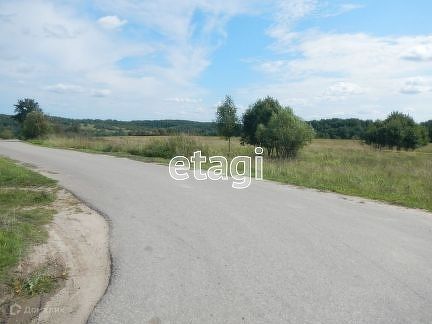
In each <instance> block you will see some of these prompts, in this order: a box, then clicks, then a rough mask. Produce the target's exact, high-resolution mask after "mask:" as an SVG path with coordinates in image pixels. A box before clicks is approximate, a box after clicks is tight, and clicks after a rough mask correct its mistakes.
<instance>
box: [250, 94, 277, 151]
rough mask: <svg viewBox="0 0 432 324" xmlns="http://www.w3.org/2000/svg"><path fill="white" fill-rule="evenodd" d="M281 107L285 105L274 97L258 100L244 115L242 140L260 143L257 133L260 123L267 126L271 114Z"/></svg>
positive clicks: (253, 143) (254, 143)
mask: <svg viewBox="0 0 432 324" xmlns="http://www.w3.org/2000/svg"><path fill="white" fill-rule="evenodd" d="M281 109H283V107H282V106H281V105H280V103H279V102H278V101H277V100H276V99H274V98H272V97H266V98H264V99H259V100H257V101H256V102H255V103H254V104H253V105H252V106H251V107H250V108H248V109H247V110H246V112H245V113H244V115H243V134H242V142H243V143H247V144H251V145H256V144H258V142H259V141H258V139H257V137H256V134H257V130H258V127H259V125H264V126H266V125H267V124H268V123H269V121H270V118H271V116H272V115H273V114H274V113H276V112H278V111H280V110H281Z"/></svg>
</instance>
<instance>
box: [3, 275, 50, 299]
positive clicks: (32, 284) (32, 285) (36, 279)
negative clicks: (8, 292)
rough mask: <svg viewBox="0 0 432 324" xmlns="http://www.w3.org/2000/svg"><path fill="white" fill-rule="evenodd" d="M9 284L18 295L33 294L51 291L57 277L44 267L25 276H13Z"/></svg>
mask: <svg viewBox="0 0 432 324" xmlns="http://www.w3.org/2000/svg"><path fill="white" fill-rule="evenodd" d="M11 286H12V287H13V290H14V291H15V293H17V294H18V295H24V296H35V295H40V294H46V293H49V292H50V291H52V290H53V289H54V288H55V287H56V286H57V278H56V277H55V276H53V275H52V274H49V273H47V271H46V270H45V269H38V270H36V271H33V272H32V273H31V274H30V275H28V276H27V277H24V278H22V277H18V278H14V280H12V283H11Z"/></svg>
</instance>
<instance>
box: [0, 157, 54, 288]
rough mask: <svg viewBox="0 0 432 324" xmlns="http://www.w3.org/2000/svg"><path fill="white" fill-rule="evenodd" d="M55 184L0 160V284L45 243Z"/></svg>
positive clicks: (2, 159)
mask: <svg viewBox="0 0 432 324" xmlns="http://www.w3.org/2000/svg"><path fill="white" fill-rule="evenodd" d="M55 185H56V183H55V181H54V180H51V179H48V178H46V177H44V176H41V175H40V174H37V173H35V172H33V171H30V170H28V169H26V168H24V167H22V166H19V165H16V164H14V163H13V162H12V161H10V160H8V159H4V158H0V283H3V284H4V283H5V282H7V281H8V280H11V278H10V270H11V269H12V268H13V267H14V266H15V265H16V264H17V263H18V261H19V260H20V259H21V258H22V257H23V256H24V255H25V254H26V253H27V252H28V251H29V249H30V248H31V247H32V246H33V245H34V244H39V243H42V242H45V241H46V239H47V231H46V229H45V227H44V225H45V224H48V223H49V222H50V221H51V219H52V217H53V215H54V210H52V209H51V208H49V205H50V204H51V203H52V202H53V201H54V199H55Z"/></svg>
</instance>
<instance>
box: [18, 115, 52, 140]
mask: <svg viewBox="0 0 432 324" xmlns="http://www.w3.org/2000/svg"><path fill="white" fill-rule="evenodd" d="M48 131H49V123H48V121H47V119H46V118H45V116H44V114H43V113H42V112H40V111H32V112H30V113H28V115H27V117H26V119H25V120H24V124H23V128H22V133H23V136H24V137H25V138H36V137H41V136H43V135H46V134H48Z"/></svg>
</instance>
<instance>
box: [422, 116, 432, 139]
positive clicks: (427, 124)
mask: <svg viewBox="0 0 432 324" xmlns="http://www.w3.org/2000/svg"><path fill="white" fill-rule="evenodd" d="M421 125H422V126H424V127H426V129H427V131H428V135H429V141H431V142H432V120H428V121H426V122H424V123H421Z"/></svg>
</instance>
